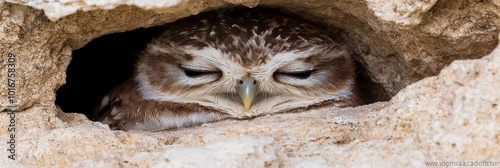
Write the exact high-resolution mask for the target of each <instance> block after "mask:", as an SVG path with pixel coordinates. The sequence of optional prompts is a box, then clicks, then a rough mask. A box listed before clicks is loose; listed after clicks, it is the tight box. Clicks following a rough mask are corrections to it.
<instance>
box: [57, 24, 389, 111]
mask: <svg viewBox="0 0 500 168" xmlns="http://www.w3.org/2000/svg"><path fill="white" fill-rule="evenodd" d="M174 23H175V22H174ZM163 29H164V27H163V26H157V27H150V28H139V29H136V30H132V31H127V32H122V33H113V34H108V35H104V36H101V37H98V38H96V39H94V40H92V41H90V42H89V43H87V44H86V45H85V46H83V47H82V48H80V49H76V50H74V51H73V52H72V60H71V62H70V64H69V66H68V69H67V72H66V75H67V76H66V83H65V84H64V85H62V86H61V87H60V88H59V89H58V90H57V91H56V94H57V95H56V101H55V104H56V105H58V106H59V107H60V108H61V109H62V111H64V112H76V113H81V114H84V115H86V116H87V117H89V118H90V117H91V116H92V115H93V113H94V110H95V106H96V104H97V103H99V100H100V99H101V98H102V97H103V96H104V95H105V94H106V93H107V92H108V91H110V90H111V89H113V88H114V87H115V86H117V85H119V84H120V83H122V82H124V81H125V80H127V79H128V78H130V77H131V75H132V73H133V66H134V63H135V61H136V60H137V56H138V54H139V53H140V51H141V50H143V49H144V48H145V46H146V44H147V43H148V42H149V41H150V40H152V39H153V38H154V37H156V36H158V35H159V34H160V33H161V32H162V30H163ZM343 33H345V32H344V31H342V30H339V29H332V34H334V35H335V34H336V35H335V36H337V37H341V36H343V35H342V34H343ZM344 35H345V34H344ZM336 40H341V41H342V40H346V39H336ZM344 44H346V45H348V44H349V43H348V42H347V43H344ZM351 52H352V55H353V57H355V56H356V52H355V51H351ZM354 61H355V63H356V73H357V78H356V84H357V87H358V88H359V89H360V90H361V92H362V95H363V97H364V100H365V103H364V104H370V103H374V102H378V101H387V100H389V99H390V96H389V95H388V94H387V93H386V92H385V89H384V88H383V87H382V85H381V84H377V83H375V82H372V80H371V79H370V77H369V74H368V73H367V72H366V69H365V68H364V67H363V65H362V63H360V62H359V61H358V60H356V59H354Z"/></svg>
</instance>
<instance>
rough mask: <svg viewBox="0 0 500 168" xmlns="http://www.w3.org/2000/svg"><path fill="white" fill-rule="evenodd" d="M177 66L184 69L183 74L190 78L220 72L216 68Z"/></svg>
mask: <svg viewBox="0 0 500 168" xmlns="http://www.w3.org/2000/svg"><path fill="white" fill-rule="evenodd" d="M179 68H180V69H182V70H183V71H184V74H185V75H186V76H187V77H190V78H198V77H203V76H207V75H219V74H221V72H220V71H218V70H206V69H193V68H186V67H183V66H179Z"/></svg>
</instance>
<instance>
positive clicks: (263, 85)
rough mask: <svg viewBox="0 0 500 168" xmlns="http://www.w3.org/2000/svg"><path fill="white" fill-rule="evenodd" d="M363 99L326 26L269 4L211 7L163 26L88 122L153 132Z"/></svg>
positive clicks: (351, 67) (346, 60) (341, 50)
mask: <svg viewBox="0 0 500 168" xmlns="http://www.w3.org/2000/svg"><path fill="white" fill-rule="evenodd" d="M362 102H363V100H362V98H361V96H360V94H359V91H358V89H357V88H356V87H355V67H354V64H353V61H352V59H351V58H350V53H349V52H348V50H347V49H346V46H344V45H341V44H339V43H337V42H335V41H334V40H333V38H332V37H331V36H330V35H329V33H328V32H327V31H324V30H322V29H321V28H320V27H318V26H316V25H314V24H312V23H309V22H307V21H305V20H302V19H299V18H294V17H291V16H289V15H286V14H283V13H280V12H278V11H275V10H268V9H241V10H233V11H225V12H220V11H211V12H205V13H201V14H199V15H196V16H191V17H188V18H185V19H182V20H179V21H176V22H174V23H171V24H168V25H166V26H165V30H164V31H163V33H161V34H160V35H159V36H158V37H156V38H154V39H153V40H152V41H151V42H149V44H147V46H146V47H145V49H144V50H143V51H142V52H141V53H140V54H139V58H138V60H137V62H136V64H135V69H134V74H133V75H132V77H131V78H130V79H129V80H127V81H125V82H124V83H122V84H120V85H119V86H117V87H116V88H114V89H113V90H111V91H110V92H109V93H108V94H106V95H105V96H104V97H103V98H102V100H100V101H99V103H98V104H97V106H96V112H95V115H94V120H97V121H100V122H102V123H104V124H108V125H109V126H110V128H111V129H121V130H130V129H140V130H149V131H158V130H165V129H171V128H180V127H186V126H193V125H199V124H203V123H207V122H213V121H217V120H221V119H225V118H239V119H242V118H250V117H255V116H260V115H264V114H271V113H281V112H289V111H300V110H304V109H308V108H311V107H318V106H324V105H328V106H337V107H347V106H356V105H360V104H361V103H362Z"/></svg>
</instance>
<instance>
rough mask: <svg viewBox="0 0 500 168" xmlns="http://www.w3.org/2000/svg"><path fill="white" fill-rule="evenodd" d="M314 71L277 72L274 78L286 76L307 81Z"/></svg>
mask: <svg viewBox="0 0 500 168" xmlns="http://www.w3.org/2000/svg"><path fill="white" fill-rule="evenodd" d="M313 71H314V70H306V71H296V72H275V73H274V77H275V78H276V77H277V76H286V77H290V78H295V79H307V78H309V77H310V76H311V74H312V72H313Z"/></svg>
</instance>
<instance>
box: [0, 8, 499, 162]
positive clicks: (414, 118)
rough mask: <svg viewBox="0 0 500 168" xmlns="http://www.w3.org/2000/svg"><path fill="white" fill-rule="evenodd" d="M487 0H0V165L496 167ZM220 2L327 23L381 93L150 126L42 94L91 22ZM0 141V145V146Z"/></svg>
mask: <svg viewBox="0 0 500 168" xmlns="http://www.w3.org/2000/svg"><path fill="white" fill-rule="evenodd" d="M498 4H499V3H498V1H495V0H493V1H453V0H441V1H435V0H431V1H418V0H415V1H411V2H409V1H402V0H392V1H388V2H378V1H372V0H356V1H344V0H340V1H336V2H335V3H332V2H326V1H319V0H292V1H283V0H262V1H257V0H253V1H252V0H226V1H187V0H185V1H183V0H178V1H164V2H163V3H158V2H157V1H109V0H100V1H91V0H66V1H50V2H48V1H19V0H6V1H0V15H1V16H0V54H1V57H0V65H2V66H1V67H2V74H1V75H0V76H1V78H0V86H1V87H0V96H1V99H0V110H1V111H4V112H3V113H2V115H0V123H4V124H2V125H1V126H0V127H1V128H0V139H1V140H2V141H4V142H8V141H9V140H11V138H10V136H11V133H12V132H9V131H8V129H9V128H11V127H9V126H8V124H9V123H10V122H11V117H10V115H9V113H7V112H8V111H9V109H10V108H8V106H9V105H10V102H9V98H8V91H9V89H11V88H9V87H8V84H9V81H8V78H7V75H8V74H9V73H8V69H9V65H8V64H9V63H14V64H15V66H16V70H15V77H14V78H13V79H14V80H16V86H15V89H16V90H15V92H16V97H15V100H16V101H17V102H18V104H17V105H18V108H17V112H16V115H15V121H16V122H15V129H16V132H15V138H14V139H15V142H16V143H15V150H16V156H15V158H16V160H11V159H9V158H7V157H6V156H7V154H9V152H8V151H6V150H4V152H6V153H5V154H4V157H2V158H1V159H0V163H1V164H2V165H5V166H7V167H15V166H19V165H21V166H24V167H54V166H55V167H152V166H153V167H154V166H156V167H163V166H169V167H182V166H183V165H187V166H198V167H205V166H213V167H221V166H223V167H226V166H227V167H291V166H294V167H310V166H316V167H321V166H324V167H352V166H380V165H389V166H391V167H408V166H412V167H415V166H417V167H423V166H425V162H426V161H496V162H498V163H497V164H498V165H500V160H498V159H499V158H500V107H499V106H498V103H499V102H500V90H499V89H498V88H500V75H499V74H500V47H498V46H497V44H498V35H499V31H500V30H499V25H500V23H499V20H500V19H499V13H500V10H499V6H498ZM228 5H244V6H247V7H255V6H257V5H261V6H266V7H273V8H280V9H283V10H284V11H286V12H289V13H291V14H296V15H300V16H302V17H304V18H307V19H310V20H311V21H314V22H318V23H322V24H324V25H325V26H334V27H337V28H340V29H341V32H342V33H341V37H340V38H342V39H344V40H345V41H346V43H348V44H350V45H351V46H352V50H353V51H354V52H355V53H356V59H357V60H358V61H360V62H361V64H362V65H363V66H364V67H365V68H366V70H367V73H368V75H369V76H370V78H371V79H372V80H373V81H374V82H376V83H379V84H381V85H382V86H383V87H384V89H385V90H386V91H387V92H388V93H389V94H390V95H395V96H394V97H393V98H392V100H391V101H389V102H381V103H375V104H370V105H365V106H361V107H356V108H344V109H338V108H322V109H313V110H309V111H306V112H301V113H289V114H275V115H269V116H262V117H258V118H255V119H251V120H225V121H221V122H216V123H209V124H204V125H202V126H197V127H192V128H183V129H179V130H169V131H163V132H142V131H129V132H122V131H110V130H109V128H108V127H107V126H106V125H102V124H100V123H95V122H91V121H89V120H87V119H86V118H85V116H83V115H81V114H74V113H63V112H61V111H60V110H58V109H57V108H56V106H55V105H54V100H55V90H57V88H58V87H59V86H61V85H62V84H64V79H65V77H66V75H65V71H66V68H67V66H68V64H69V61H70V59H71V51H72V50H74V49H77V48H80V47H82V46H83V45H85V44H86V43H87V42H89V41H90V40H92V39H94V38H97V37H99V36H102V35H105V34H109V33H114V32H123V31H128V30H132V29H136V28H139V27H150V26H156V25H161V24H164V23H167V22H173V21H175V20H176V19H179V18H182V17H186V16H189V15H194V14H196V13H199V12H201V11H204V10H210V9H215V8H218V7H223V6H228ZM332 30H333V29H332ZM495 47H496V49H495ZM493 49H495V50H494V51H493V52H491V51H492V50H493ZM490 52H491V53H490ZM9 53H10V55H11V56H12V55H14V56H15V58H16V60H15V61H14V62H11V60H9V59H8V58H9V57H8V56H9ZM488 54H489V55H488ZM484 55H487V56H484ZM482 56H484V57H482ZM480 57H482V58H480ZM457 59H476V60H462V61H454V60H457ZM452 62H453V63H452ZM450 63H451V64H450ZM444 67H446V68H444ZM443 68H444V69H443ZM432 75H437V76H434V77H429V76H432ZM425 77H427V78H425ZM424 78H425V79H424ZM419 80H420V81H419ZM417 81H418V82H417ZM414 82H416V83H414ZM411 83H413V84H411ZM410 84H411V85H410ZM403 88H404V89H403ZM3 144H4V145H5V146H4V147H3V149H5V148H9V146H8V144H6V143H3ZM498 165H497V166H498Z"/></svg>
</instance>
